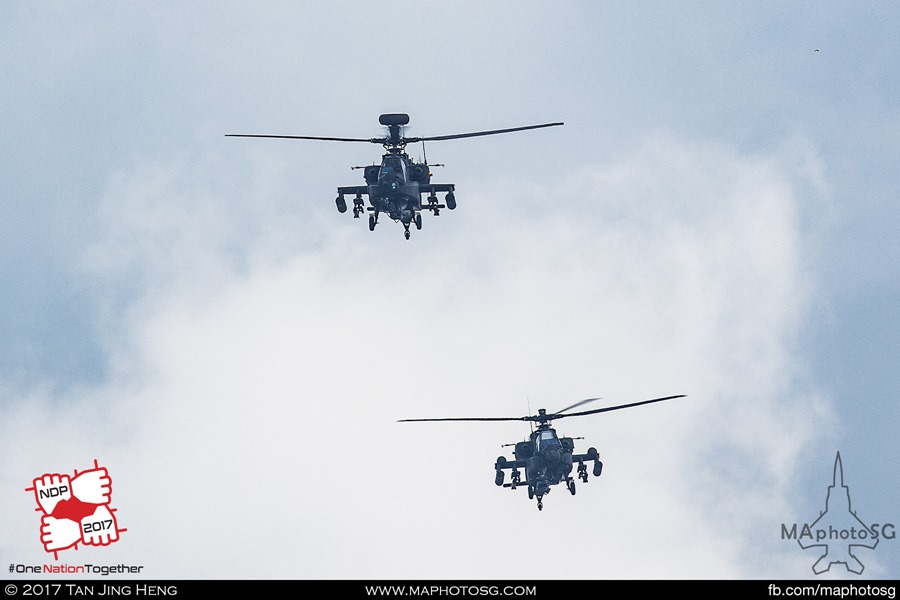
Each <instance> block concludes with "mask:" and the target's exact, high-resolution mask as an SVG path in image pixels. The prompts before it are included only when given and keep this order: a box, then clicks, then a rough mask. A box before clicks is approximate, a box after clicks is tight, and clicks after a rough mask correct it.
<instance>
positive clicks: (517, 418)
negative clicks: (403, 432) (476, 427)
mask: <svg viewBox="0 0 900 600" xmlns="http://www.w3.org/2000/svg"><path fill="white" fill-rule="evenodd" d="M527 420H528V417H459V418H451V419H398V420H397V422H398V423H412V422H421V421H527Z"/></svg>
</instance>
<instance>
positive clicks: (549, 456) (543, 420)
mask: <svg viewBox="0 0 900 600" xmlns="http://www.w3.org/2000/svg"><path fill="white" fill-rule="evenodd" d="M684 397H685V396H684V395H683V394H681V395H677V396H666V397H664V398H654V399H653V400H644V401H642V402H632V403H631V404H620V405H618V406H607V407H606V408H597V409H594V410H585V411H581V412H574V413H568V414H563V413H565V411H567V410H571V409H573V408H577V407H579V406H582V405H584V404H587V403H588V402H594V401H595V400H599V399H600V398H588V399H587V400H581V401H580V402H576V403H575V404H573V405H571V406H567V407H566V408H563V409H562V410H558V411H556V412H555V413H551V414H547V411H546V410H545V409H543V408H542V409H539V410H538V414H536V415H529V416H525V417H459V418H445V419H401V420H400V421H398V422H400V423H409V422H420V421H528V422H531V423H537V428H535V429H534V430H533V431H532V432H531V435H530V436H529V437H528V439H527V440H525V441H522V442H517V443H515V444H504V446H514V450H513V455H514V457H515V458H514V459H513V460H507V458H506V457H505V456H499V457H497V462H496V463H494V469H495V470H496V476H495V478H494V483H495V484H497V485H498V486H502V487H506V488H510V489H513V490H514V489H516V488H518V487H520V486H523V485H524V486H527V488H528V499H529V500H532V499H535V498H537V507H538V510H543V509H544V502H543V499H544V496H545V495H547V494H549V493H550V487H551V486H554V485H558V484H560V483H565V485H566V488H567V489H568V490H569V493H570V494H572V495H573V496H574V495H575V479H574V478H573V477H572V476H571V473H572V468H573V467H574V466H575V465H576V464H577V465H578V469H577V471H576V476H577V477H578V478H579V479H581V481H582V482H584V483H587V482H588V471H587V464H585V463H586V461H593V463H594V464H593V468H592V473H593V475H594V477H599V476H600V474H601V473H602V472H603V463H602V462H601V461H600V454H599V453H598V452H597V449H596V448H594V447H591V448H588V451H587V452H586V453H584V454H575V440H581V439H584V438H580V437H579V438H570V437H559V435H557V433H556V430H555V429H553V428H552V427H551V426H550V422H551V421H554V420H557V419H564V418H566V417H583V416H585V415H594V414H598V413H603V412H609V411H613V410H621V409H623V408H632V407H634V406H641V405H643V404H652V403H654V402H662V401H664V400H672V399H675V398H684ZM507 469H509V470H511V473H510V475H511V478H510V483H504V479H505V476H506V470H507ZM520 469H524V470H525V478H524V479H522V472H521V471H520Z"/></svg>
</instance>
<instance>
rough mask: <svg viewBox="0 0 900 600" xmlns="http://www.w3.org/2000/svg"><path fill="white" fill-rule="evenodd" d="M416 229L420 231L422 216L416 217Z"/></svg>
mask: <svg viewBox="0 0 900 600" xmlns="http://www.w3.org/2000/svg"><path fill="white" fill-rule="evenodd" d="M416 229H422V215H421V214H418V215H416Z"/></svg>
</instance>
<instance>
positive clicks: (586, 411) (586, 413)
mask: <svg viewBox="0 0 900 600" xmlns="http://www.w3.org/2000/svg"><path fill="white" fill-rule="evenodd" d="M684 397H685V395H684V394H679V395H677V396H666V397H665V398H654V399H653V400H644V401H642V402H632V403H631V404H620V405H618V406H607V407H606V408H597V409H594V410H585V411H582V412H577V413H570V414H568V415H561V414H559V413H557V414H556V415H554V416H553V418H554V419H563V418H565V417H580V416H582V415H595V414H597V413H602V412H609V411H611V410H620V409H623V408H631V407H633V406H641V405H643V404H653V403H654V402H662V401H663V400H672V399H674V398H684Z"/></svg>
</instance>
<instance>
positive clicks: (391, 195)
mask: <svg viewBox="0 0 900 600" xmlns="http://www.w3.org/2000/svg"><path fill="white" fill-rule="evenodd" d="M378 122H379V123H381V124H382V125H383V126H385V127H387V135H386V136H385V137H376V138H343V137H320V136H309V135H259V134H245V133H228V134H226V136H227V137H254V138H280V139H292V140H321V141H331V142H368V143H371V144H381V145H382V146H384V149H385V151H386V152H385V153H384V155H383V156H382V157H381V164H380V165H377V164H372V165H368V166H364V167H351V169H361V170H362V171H363V178H364V179H365V182H366V185H351V186H344V187H339V188H338V189H337V193H338V196H337V198H336V199H335V204H336V205H337V209H338V212H341V213H345V212H347V201H346V199H345V198H344V196H345V195H353V217H354V218H356V219H358V218H359V217H360V215H362V214H363V213H365V212H369V213H370V214H369V231H375V226H376V225H378V218H379V216H380V215H382V214H384V215H387V216H388V217H389V218H390V219H392V220H393V221H394V222H399V223H402V224H403V232H404V236H405V237H406V239H407V240H408V239H409V236H410V233H409V228H410V225H413V224H414V225H415V226H416V229H422V211H423V210H424V211H429V210H430V211H431V212H432V213H434V216H438V215H440V212H441V209H442V208H448V209H450V210H454V209H455V208H456V196H455V194H454V192H455V191H456V186H455V185H454V184H452V183H431V175H432V173H431V167H439V166H440V167H442V166H444V165H442V164H432V165H429V164H428V159H427V157H426V156H425V155H424V149H425V142H427V141H439V140H455V139H460V138H469V137H479V136H484V135H496V134H499V133H510V132H513V131H525V130H527V129H541V128H543V127H555V126H557V125H562V123H544V124H542V125H527V126H524V127H512V128H508V129H493V130H491V131H475V132H472V133H455V134H451V135H438V136H429V137H406V136H404V135H403V127H404V126H406V125H408V124H409V115H407V114H404V113H388V114H383V115H381V116H380V117H379V118H378ZM415 142H422V150H423V157H422V162H417V161H415V160H413V159H412V158H410V157H409V155H408V154H407V153H406V145H407V144H409V143H415ZM438 193H445V194H446V195H445V196H444V202H445V203H444V204H441V203H439V202H438V197H437V194H438ZM422 194H428V198H427V201H426V202H425V203H424V204H423V202H422ZM363 196H368V200H369V206H366V205H365V202H364V201H363Z"/></svg>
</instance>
